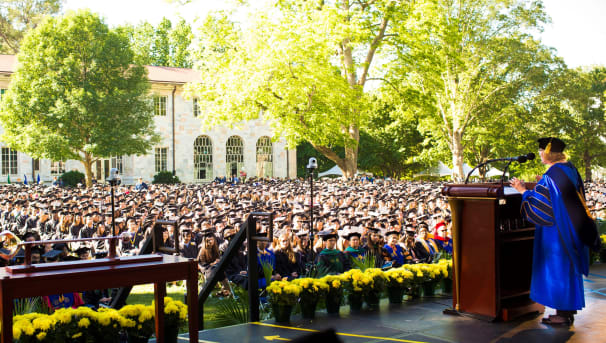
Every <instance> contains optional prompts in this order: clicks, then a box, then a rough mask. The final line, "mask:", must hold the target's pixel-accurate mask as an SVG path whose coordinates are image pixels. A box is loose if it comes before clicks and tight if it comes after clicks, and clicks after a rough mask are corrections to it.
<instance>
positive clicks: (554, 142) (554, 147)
mask: <svg viewBox="0 0 606 343" xmlns="http://www.w3.org/2000/svg"><path fill="white" fill-rule="evenodd" d="M537 142H539V149H543V150H547V146H548V145H549V144H550V143H551V147H550V151H551V152H563V151H564V148H565V147H566V143H564V141H562V140H561V139H559V138H555V137H545V138H539V139H538V140H537Z"/></svg>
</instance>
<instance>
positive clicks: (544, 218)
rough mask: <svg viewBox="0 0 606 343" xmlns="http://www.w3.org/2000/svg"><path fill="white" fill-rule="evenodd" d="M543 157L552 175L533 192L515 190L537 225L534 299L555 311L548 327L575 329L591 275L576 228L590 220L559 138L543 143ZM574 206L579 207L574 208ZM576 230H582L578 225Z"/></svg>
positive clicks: (526, 214)
mask: <svg viewBox="0 0 606 343" xmlns="http://www.w3.org/2000/svg"><path fill="white" fill-rule="evenodd" d="M538 142H539V154H540V156H541V162H542V163H544V164H546V165H547V166H548V170H547V172H546V173H545V174H543V176H542V177H540V179H539V181H538V183H537V185H536V186H535V187H534V189H533V190H527V189H526V186H525V185H524V183H523V182H522V181H520V180H518V179H516V178H513V179H512V181H511V186H512V187H514V188H515V189H516V190H518V191H519V192H520V193H522V208H521V212H522V215H523V216H524V217H525V218H526V219H527V220H528V221H530V222H532V223H533V224H535V225H536V231H535V239H534V250H533V261H532V278H531V286H530V298H531V299H532V300H534V301H536V302H537V303H540V304H543V305H545V306H548V307H551V308H554V309H556V314H555V315H551V316H549V317H547V318H543V323H545V324H550V325H571V324H572V323H573V322H574V315H575V314H576V312H577V311H578V310H581V309H582V308H583V307H585V297H584V289H583V275H585V276H587V274H588V272H589V250H588V248H587V246H585V244H584V243H583V242H582V241H581V239H580V237H579V234H578V231H577V230H576V229H575V225H573V222H575V223H578V222H577V221H576V219H575V218H579V217H582V216H586V215H588V214H587V213H586V212H584V211H585V210H584V209H583V207H584V197H585V194H584V188H583V180H582V179H581V176H580V175H579V173H578V171H577V169H576V168H575V167H574V166H573V165H572V163H570V162H568V161H567V157H566V155H565V154H564V153H563V151H564V147H565V144H564V142H563V141H562V140H560V139H558V138H553V137H548V138H541V139H539V140H538ZM571 201H576V202H578V203H579V204H580V205H579V206H577V207H573V206H571V205H569V204H570V202H571ZM577 226H578V225H577Z"/></svg>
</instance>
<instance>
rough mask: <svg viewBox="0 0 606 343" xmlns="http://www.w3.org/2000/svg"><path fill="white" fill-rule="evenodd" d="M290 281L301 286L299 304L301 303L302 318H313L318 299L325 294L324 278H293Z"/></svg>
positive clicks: (326, 286) (326, 287)
mask: <svg viewBox="0 0 606 343" xmlns="http://www.w3.org/2000/svg"><path fill="white" fill-rule="evenodd" d="M291 283H293V284H295V285H298V286H299V287H301V293H300V294H299V304H300V305H301V314H302V315H303V318H307V319H313V318H314V317H315V314H316V306H317V305H318V300H319V299H320V298H322V297H324V296H325V295H326V293H327V292H328V285H327V284H326V282H324V280H321V279H313V278H301V279H295V280H293V281H291Z"/></svg>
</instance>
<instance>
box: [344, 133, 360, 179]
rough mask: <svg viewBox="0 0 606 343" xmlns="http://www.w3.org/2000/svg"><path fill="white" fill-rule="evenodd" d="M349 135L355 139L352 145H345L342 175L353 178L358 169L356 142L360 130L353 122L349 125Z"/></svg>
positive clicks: (358, 139) (358, 138)
mask: <svg viewBox="0 0 606 343" xmlns="http://www.w3.org/2000/svg"><path fill="white" fill-rule="evenodd" d="M349 136H350V137H351V138H353V139H354V140H355V141H356V145H355V146H353V147H345V168H346V169H345V170H343V176H345V177H346V178H348V179H351V178H354V177H355V176H356V172H357V171H358V142H359V141H360V130H359V129H358V127H357V126H356V125H355V124H350V125H349Z"/></svg>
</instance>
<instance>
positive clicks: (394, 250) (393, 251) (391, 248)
mask: <svg viewBox="0 0 606 343" xmlns="http://www.w3.org/2000/svg"><path fill="white" fill-rule="evenodd" d="M399 235H400V233H399V232H398V231H388V232H387V233H386V234H385V236H386V237H387V244H385V245H384V246H383V254H384V255H383V256H384V259H385V264H384V265H383V266H384V267H386V266H391V267H394V268H395V267H400V266H402V265H403V264H405V263H406V252H405V251H404V249H403V248H402V247H401V246H400V245H399V244H398V239H399V238H400V237H399Z"/></svg>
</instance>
